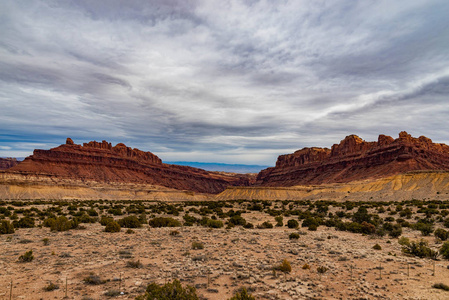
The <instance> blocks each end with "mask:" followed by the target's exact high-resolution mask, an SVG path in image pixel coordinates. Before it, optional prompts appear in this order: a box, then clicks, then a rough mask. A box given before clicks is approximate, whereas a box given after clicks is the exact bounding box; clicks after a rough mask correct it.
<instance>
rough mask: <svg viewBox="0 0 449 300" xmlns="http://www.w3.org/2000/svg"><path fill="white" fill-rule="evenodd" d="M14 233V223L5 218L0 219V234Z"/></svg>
mask: <svg viewBox="0 0 449 300" xmlns="http://www.w3.org/2000/svg"><path fill="white" fill-rule="evenodd" d="M10 233H14V225H13V224H11V223H10V222H9V221H7V220H2V221H0V234H10Z"/></svg>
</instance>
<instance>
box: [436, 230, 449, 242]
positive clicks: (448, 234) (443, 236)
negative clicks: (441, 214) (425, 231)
mask: <svg viewBox="0 0 449 300" xmlns="http://www.w3.org/2000/svg"><path fill="white" fill-rule="evenodd" d="M434 234H435V236H436V237H437V238H439V239H440V240H442V241H445V240H447V239H448V237H449V232H448V231H446V230H444V229H441V228H438V229H437V230H435V232H434Z"/></svg>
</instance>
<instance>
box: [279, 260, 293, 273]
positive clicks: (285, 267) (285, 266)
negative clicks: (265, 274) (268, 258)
mask: <svg viewBox="0 0 449 300" xmlns="http://www.w3.org/2000/svg"><path fill="white" fill-rule="evenodd" d="M275 269H276V270H279V271H281V272H284V273H290V272H291V271H292V266H291V265H290V263H289V262H288V260H286V259H284V260H283V261H282V263H281V264H280V265H279V266H278V267H276V268H275Z"/></svg>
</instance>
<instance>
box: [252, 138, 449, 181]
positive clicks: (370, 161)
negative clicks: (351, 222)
mask: <svg viewBox="0 0 449 300" xmlns="http://www.w3.org/2000/svg"><path fill="white" fill-rule="evenodd" d="M416 170H446V171H448V170H449V146H447V145H445V144H438V143H433V142H432V140H431V139H429V138H426V137H424V136H421V137H419V138H414V137H412V136H411V135H410V134H408V133H407V132H405V131H403V132H401V133H400V134H399V138H397V139H394V138H392V137H390V136H385V135H380V136H379V138H378V141H377V142H366V141H364V140H363V139H361V138H360V137H358V136H356V135H350V136H347V137H346V138H345V139H343V140H342V141H341V142H340V143H339V144H335V145H333V146H332V148H331V149H328V148H304V149H301V150H298V151H296V152H295V153H292V154H287V155H281V156H279V158H278V160H277V162H276V166H275V167H272V168H268V169H265V170H262V171H261V172H260V173H259V174H258V176H257V185H262V186H295V185H312V184H323V183H343V182H350V181H355V180H364V179H371V178H381V177H387V176H391V175H395V174H399V173H404V172H409V171H416Z"/></svg>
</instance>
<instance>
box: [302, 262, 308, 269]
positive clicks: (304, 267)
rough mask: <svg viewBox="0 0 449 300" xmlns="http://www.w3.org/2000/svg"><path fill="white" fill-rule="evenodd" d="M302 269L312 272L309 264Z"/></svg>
mask: <svg viewBox="0 0 449 300" xmlns="http://www.w3.org/2000/svg"><path fill="white" fill-rule="evenodd" d="M301 268H302V269H303V270H310V265H309V264H308V263H305V264H304V265H303V266H302V267H301Z"/></svg>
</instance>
